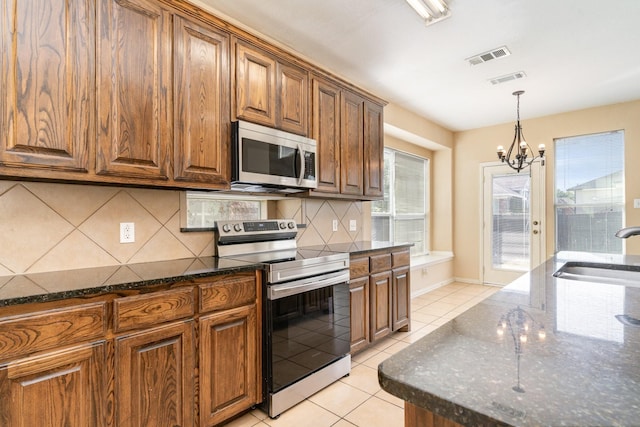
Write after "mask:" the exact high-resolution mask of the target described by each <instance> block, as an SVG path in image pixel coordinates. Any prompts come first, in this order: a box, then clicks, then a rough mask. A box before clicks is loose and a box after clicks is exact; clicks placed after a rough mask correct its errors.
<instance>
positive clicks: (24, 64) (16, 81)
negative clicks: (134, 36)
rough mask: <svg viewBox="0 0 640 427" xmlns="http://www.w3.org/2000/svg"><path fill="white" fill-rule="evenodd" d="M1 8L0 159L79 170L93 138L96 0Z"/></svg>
mask: <svg viewBox="0 0 640 427" xmlns="http://www.w3.org/2000/svg"><path fill="white" fill-rule="evenodd" d="M1 8H2V13H1V14H0V31H1V34H0V46H1V49H0V56H1V60H0V67H1V74H0V76H1V77H0V129H2V132H0V165H2V166H3V167H5V168H7V170H8V171H9V172H10V173H12V174H16V175H25V176H33V175H34V174H37V173H41V171H42V170H43V169H49V170H55V171H57V172H76V173H78V172H79V173H86V172H88V170H89V165H90V161H89V156H90V147H91V144H92V143H93V140H94V138H95V137H94V134H93V133H92V129H93V128H94V119H95V97H94V93H95V78H94V73H93V70H94V66H95V65H94V64H95V54H94V44H95V43H94V34H95V32H94V26H95V6H94V4H93V2H91V1H86V0H68V1H62V0H32V1H24V0H6V1H3V2H2V6H1Z"/></svg>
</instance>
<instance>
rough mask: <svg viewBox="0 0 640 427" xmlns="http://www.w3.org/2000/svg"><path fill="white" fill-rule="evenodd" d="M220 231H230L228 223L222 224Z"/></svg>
mask: <svg viewBox="0 0 640 427" xmlns="http://www.w3.org/2000/svg"><path fill="white" fill-rule="evenodd" d="M222 231H224V232H225V233H228V232H230V231H231V227H229V224H225V225H223V226H222Z"/></svg>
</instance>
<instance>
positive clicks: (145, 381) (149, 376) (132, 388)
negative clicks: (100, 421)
mask: <svg viewBox="0 0 640 427" xmlns="http://www.w3.org/2000/svg"><path fill="white" fill-rule="evenodd" d="M194 328H195V326H194V320H192V319H191V320H185V321H181V322H176V323H170V324H168V325H161V326H157V327H154V328H149V329H144V330H142V331H137V332H133V333H129V334H125V335H123V336H120V337H118V338H116V340H115V404H116V406H115V408H116V420H117V425H119V426H132V427H137V426H140V427H142V426H174V425H179V426H193V425H194V422H193V414H194V409H193V408H194V402H195V388H194V377H195V346H194V333H195V332H194Z"/></svg>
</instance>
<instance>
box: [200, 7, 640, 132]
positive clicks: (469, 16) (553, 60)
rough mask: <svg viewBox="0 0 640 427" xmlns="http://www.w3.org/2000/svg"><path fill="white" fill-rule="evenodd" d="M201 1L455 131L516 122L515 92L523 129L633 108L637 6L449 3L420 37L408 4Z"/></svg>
mask: <svg viewBox="0 0 640 427" xmlns="http://www.w3.org/2000/svg"><path fill="white" fill-rule="evenodd" d="M199 1H200V3H201V4H203V5H205V6H207V8H209V9H210V10H213V11H218V12H220V14H221V16H222V17H226V18H231V20H232V22H233V21H235V22H237V23H239V24H242V26H246V27H248V28H252V29H254V30H256V31H258V32H259V33H261V34H263V35H266V36H268V37H269V38H271V39H273V40H275V41H277V42H279V43H281V44H283V45H285V46H288V47H291V48H292V49H293V50H295V51H297V52H299V53H301V54H302V55H303V56H304V57H306V58H308V59H310V60H312V61H313V62H315V63H316V64H319V65H322V66H323V67H324V68H326V69H328V70H330V71H332V72H334V73H336V74H338V75H340V76H342V77H344V78H346V79H348V80H349V81H351V82H353V83H355V84H356V85H358V86H360V87H362V88H364V89H367V90H369V91H370V92H372V93H374V94H375V95H378V96H380V97H382V98H383V99H386V100H387V101H389V102H392V103H394V104H397V105H399V106H402V107H404V108H406V109H408V110H411V111H413V112H415V113H417V114H419V115H421V116H423V117H426V118H428V119H430V120H432V121H434V122H436V123H438V124H441V125H442V126H444V127H446V128H448V129H450V130H453V131H460V130H467V129H473V128H478V127H484V126H489V125H493V124H499V123H506V122H510V121H514V120H515V115H516V111H515V110H516V99H515V97H514V96H512V95H511V94H512V92H514V91H515V90H520V89H522V90H525V91H526V93H525V94H524V95H522V96H521V98H520V115H521V119H522V121H523V122H526V119H527V118H534V117H540V116H545V115H550V114H556V113H561V112H565V111H573V110H579V109H582V108H589V107H594V106H600V105H608V104H614V103H618V102H625V101H631V100H636V99H640V1H639V0H608V1H604V0H451V1H450V2H449V4H450V9H451V12H452V15H451V17H450V18H448V19H445V20H443V21H441V22H438V23H436V24H433V25H430V26H428V27H427V26H425V25H424V22H423V21H422V20H421V19H420V18H419V17H418V15H417V14H416V13H415V12H414V11H413V10H412V9H411V8H410V7H409V6H408V4H407V3H406V2H405V1H404V0H313V1H312V0H199ZM501 46H507V48H508V49H509V50H510V51H511V55H510V56H507V57H505V58H503V59H495V60H492V61H489V62H486V63H484V64H480V65H476V66H471V65H469V64H468V62H467V61H465V59H466V58H468V57H471V56H473V55H476V54H479V53H483V52H485V51H488V50H492V49H494V48H498V47H501ZM518 71H524V72H525V73H526V75H527V77H525V78H523V79H520V80H516V81H511V82H508V83H503V84H500V85H492V84H491V83H489V81H488V80H489V79H491V78H495V77H499V76H502V75H505V74H510V73H513V72H518Z"/></svg>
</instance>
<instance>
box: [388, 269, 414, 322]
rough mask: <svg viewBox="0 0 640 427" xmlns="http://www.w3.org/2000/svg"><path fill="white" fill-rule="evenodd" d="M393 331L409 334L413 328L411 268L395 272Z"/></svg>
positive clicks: (395, 270)
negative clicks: (410, 319) (411, 317)
mask: <svg viewBox="0 0 640 427" xmlns="http://www.w3.org/2000/svg"><path fill="white" fill-rule="evenodd" d="M392 273H393V282H392V283H393V298H392V301H393V330H394V331H397V330H399V329H402V330H403V331H404V332H407V331H409V330H410V328H411V324H410V321H409V318H410V314H411V286H410V283H411V280H410V279H409V276H410V273H409V267H401V268H397V269H394V270H393V272H392Z"/></svg>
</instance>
